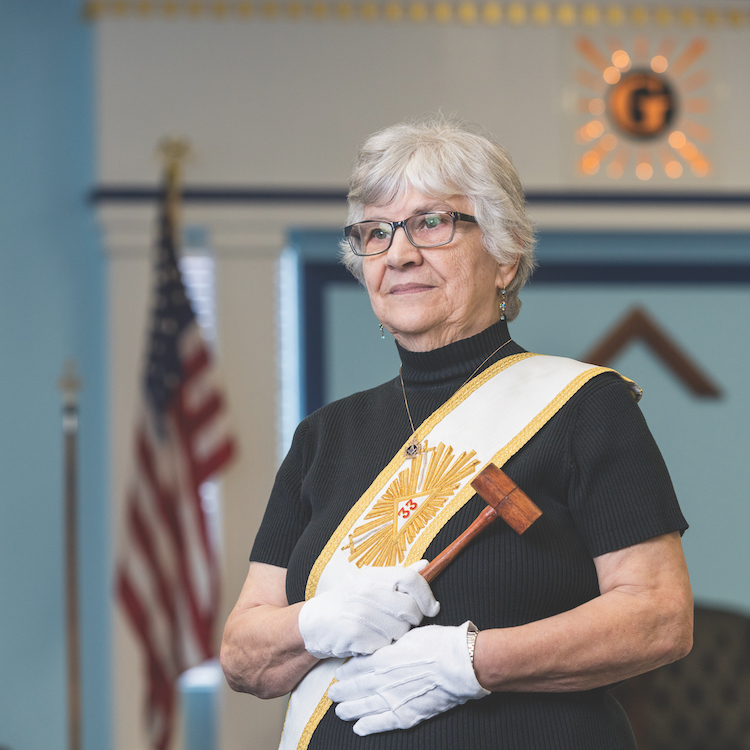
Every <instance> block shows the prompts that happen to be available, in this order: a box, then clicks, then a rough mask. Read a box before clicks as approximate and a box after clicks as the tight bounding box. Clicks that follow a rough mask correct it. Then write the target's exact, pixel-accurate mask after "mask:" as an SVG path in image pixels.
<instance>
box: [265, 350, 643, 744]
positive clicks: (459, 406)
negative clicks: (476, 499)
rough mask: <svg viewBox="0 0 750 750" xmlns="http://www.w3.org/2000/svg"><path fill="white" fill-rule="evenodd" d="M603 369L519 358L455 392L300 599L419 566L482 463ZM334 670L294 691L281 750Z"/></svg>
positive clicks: (297, 735) (297, 739)
mask: <svg viewBox="0 0 750 750" xmlns="http://www.w3.org/2000/svg"><path fill="white" fill-rule="evenodd" d="M607 371H609V370H608V369H607V368H604V367H597V366H594V365H588V364H583V363H581V362H576V361H574V360H572V359H564V358H562V357H548V356H542V355H536V354H517V355H513V356H510V357H506V358H505V359H502V360H500V362H497V363H496V364H495V365H493V366H492V367H489V368H488V369H487V370H485V371H484V372H483V373H481V374H480V375H478V376H477V377H476V378H474V379H473V380H471V381H470V382H469V383H467V384H466V385H465V386H463V387H462V388H461V389H460V390H459V391H458V392H457V393H456V394H454V396H453V397H452V398H451V399H450V400H449V401H447V402H446V403H445V404H444V405H443V406H442V407H441V408H439V409H438V410H437V411H436V412H434V413H433V414H432V415H430V417H428V418H427V419H426V420H425V421H424V422H423V423H422V424H421V425H420V426H419V427H418V428H417V431H416V433H415V435H414V436H413V437H414V438H416V439H417V440H419V441H420V443H421V444H422V446H423V451H422V452H421V453H419V454H418V455H416V456H413V457H409V456H407V455H406V453H405V448H406V445H404V447H403V448H402V450H400V451H399V453H398V455H396V456H395V457H394V458H393V460H392V461H391V462H390V463H389V464H388V466H386V468H385V469H383V471H382V472H381V473H380V474H379V476H378V477H377V479H375V481H374V482H373V483H372V485H371V486H370V487H369V488H368V489H367V491H366V492H365V494H364V495H362V497H361V498H360V499H359V500H358V501H357V503H356V504H355V505H354V507H352V509H351V510H350V511H349V513H348V514H347V515H346V517H345V518H344V520H343V521H342V522H341V524H340V525H339V527H338V529H337V530H336V532H335V533H334V534H333V536H332V537H331V539H330V540H329V542H328V544H326V546H325V548H324V549H323V551H322V552H321V553H320V556H319V557H318V559H317V561H316V562H315V564H314V565H313V568H312V570H311V572H310V577H309V579H308V582H307V589H306V592H305V598H306V599H310V598H311V597H313V596H315V595H316V594H320V593H323V592H325V591H327V590H329V589H330V588H332V587H333V586H335V585H338V584H340V583H341V582H342V581H345V580H346V579H347V578H349V577H353V576H356V575H357V572H358V571H359V570H360V568H361V567H363V566H386V565H410V564H411V563H413V562H416V561H417V560H420V559H421V558H422V556H423V555H424V552H425V550H426V549H427V547H428V546H429V544H430V542H432V540H433V539H434V538H435V536H436V535H437V533H438V532H439V531H440V529H442V528H443V526H444V525H445V524H446V523H447V522H448V520H449V519H450V518H451V517H452V516H453V515H454V514H455V513H456V512H457V511H458V510H459V509H460V508H461V507H462V506H463V505H465V504H466V502H468V500H469V499H470V498H471V497H472V496H473V495H474V494H475V493H474V490H473V489H472V487H471V481H472V480H473V479H474V477H475V476H476V475H477V474H478V473H479V472H480V471H481V470H482V469H483V468H484V467H485V466H486V465H487V464H488V463H490V462H492V463H494V464H495V465H497V466H498V467H502V466H503V464H504V463H505V462H506V461H507V460H508V459H509V458H510V457H511V456H512V455H514V454H515V453H516V452H517V451H518V450H519V449H520V448H521V447H522V446H523V445H525V444H526V443H527V442H528V440H530V439H531V437H533V436H534V435H535V434H536V433H537V432H538V431H539V430H540V429H541V428H542V427H543V426H544V425H545V424H546V423H547V422H548V421H549V419H550V418H551V417H552V416H553V415H554V414H556V413H557V412H558V411H559V410H560V408H561V407H562V406H563V405H564V404H565V403H566V402H567V401H568V400H569V399H570V397H571V396H572V395H573V394H574V393H576V391H578V390H579V389H580V388H581V386H583V385H584V383H586V382H588V381H589V380H590V379H591V378H593V377H594V376H596V375H598V374H600V373H602V372H607ZM632 385H633V387H634V388H637V386H635V384H632ZM409 442H411V440H410V441H409ZM532 500H533V498H532ZM342 663H343V659H326V660H324V661H321V662H319V663H318V664H317V665H316V666H315V667H314V668H313V669H312V670H311V671H310V672H309V673H308V674H307V675H306V676H305V678H304V679H303V680H302V682H300V684H299V685H298V686H297V687H296V688H295V690H294V691H293V692H292V695H291V698H290V701H289V708H288V710H287V717H286V721H285V724H284V732H283V735H282V738H281V744H280V746H279V750H305V749H306V748H307V746H308V744H309V742H310V739H311V737H312V735H313V732H314V731H315V728H316V727H317V725H318V724H319V722H320V720H321V719H322V718H323V715H324V714H325V713H326V711H327V710H328V708H329V707H330V705H331V702H330V700H329V699H328V697H327V690H328V687H329V686H330V684H331V682H332V680H333V678H334V672H335V671H336V669H337V668H338V667H339V666H340V665H341V664H342Z"/></svg>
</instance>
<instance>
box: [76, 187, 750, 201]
mask: <svg viewBox="0 0 750 750" xmlns="http://www.w3.org/2000/svg"><path fill="white" fill-rule="evenodd" d="M346 194H347V191H346V189H345V188H272V187H255V188H253V187H222V186H207V185H206V186H192V187H187V188H185V190H184V191H183V200H185V201H187V202H200V203H264V202H276V203H300V202H303V203H308V202H309V203H321V202H343V201H346ZM159 195H160V190H159V188H154V187H151V186H144V185H110V186H103V185H102V186H100V187H96V188H94V189H93V190H92V191H91V193H90V196H89V197H90V200H91V201H92V202H93V203H143V202H150V201H154V200H156V199H157V198H158V197H159ZM526 200H527V201H528V202H529V203H530V204H532V205H534V204H537V205H540V204H577V203H581V204H583V203H598V204H661V205H664V204H672V205H684V204H691V205H732V204H735V205H743V204H744V205H750V193H729V192H715V193H713V192H712V193H688V192H672V193H667V192H642V191H633V192H611V191H599V192H581V191H569V190H560V191H554V192H553V191H533V190H531V191H529V192H528V193H526Z"/></svg>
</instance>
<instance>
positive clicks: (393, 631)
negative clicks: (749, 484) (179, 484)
mask: <svg viewBox="0 0 750 750" xmlns="http://www.w3.org/2000/svg"><path fill="white" fill-rule="evenodd" d="M350 188H351V189H350V193H349V204H350V213H349V216H350V222H351V224H350V226H348V227H347V228H346V241H345V242H344V243H343V246H344V256H343V260H344V263H345V264H346V265H347V267H348V268H349V269H350V270H351V271H352V273H353V274H354V275H355V276H356V277H357V278H358V279H359V280H360V281H361V282H362V283H363V284H364V285H365V287H366V289H367V292H368V294H369V297H370V302H371V303H372V308H373V310H374V312H375V315H376V316H377V318H378V320H379V321H380V323H381V326H382V327H384V328H386V329H387V330H388V331H390V332H391V333H392V334H393V336H394V338H395V339H396V345H397V347H398V352H399V355H400V358H401V362H402V366H401V369H400V372H399V373H398V375H397V376H396V377H395V378H394V379H393V380H391V381H390V382H387V383H384V384H383V385H381V386H379V387H377V388H373V389H372V390H369V391H365V392H362V393H356V394H354V395H353V396H350V397H348V398H345V399H343V400H341V401H338V402H335V403H332V404H330V405H328V406H326V407H324V408H322V409H320V410H319V411H317V412H315V413H314V414H312V415H311V416H309V417H308V418H307V419H305V420H304V421H303V422H302V424H301V425H300V426H299V428H298V430H297V432H296V435H295V438H294V441H293V444H292V447H291V450H290V452H289V454H288V456H287V457H286V459H285V460H284V462H283V464H282V466H281V469H280V470H279V473H278V476H277V480H276V483H275V486H274V488H273V492H272V494H271V498H270V501H269V504H268V508H267V511H266V514H265V517H264V520H263V524H262V526H261V529H260V531H259V533H258V536H257V538H256V540H255V545H254V547H253V550H252V555H251V563H250V570H249V573H248V576H247V581H246V583H245V585H244V587H243V590H242V592H241V594H240V597H239V601H238V602H237V605H236V606H235V608H234V610H233V612H232V614H231V615H230V617H229V620H228V622H227V625H226V629H225V633H224V642H223V646H222V664H223V667H224V671H225V673H226V675H227V679H228V680H229V683H230V685H231V686H232V687H233V688H234V689H235V690H239V691H245V692H249V693H252V694H254V695H257V696H260V697H261V698H267V697H273V696H279V695H283V694H285V693H288V692H290V691H292V696H291V699H290V707H289V711H288V713H287V719H286V724H285V729H284V733H283V736H282V743H281V746H282V747H283V748H297V747H299V748H310V750H313V748H321V749H324V750H331V748H336V749H337V750H341V749H343V748H383V749H386V748H387V749H388V750H397V749H400V748H404V749H406V748H409V749H410V750H411V749H417V748H418V749H423V750H427V749H428V748H429V750H437V749H439V748H445V749H446V750H447V749H449V748H450V749H451V750H455V748H470V747H471V748H513V749H514V750H526V749H528V750H532V749H533V750H542V749H544V750H564V749H569V750H587V749H590V750H603V748H607V749H608V750H614V749H615V748H618V749H619V748H634V747H635V742H634V740H633V735H632V732H631V731H630V727H629V724H628V721H627V718H626V716H625V714H624V712H623V711H622V709H621V708H620V706H619V705H618V704H617V702H616V701H615V700H614V698H612V696H611V695H610V693H609V692H608V689H607V688H608V686H611V685H612V684H613V683H616V682H618V681H621V680H624V679H627V678H628V677H631V676H633V675H636V674H639V673H641V672H644V671H647V670H650V669H654V668H655V667H658V666H660V665H662V664H665V663H668V662H671V661H673V660H675V659H679V658H681V657H682V656H684V655H685V654H686V653H687V652H688V651H689V649H690V646H691V642H692V596H691V591H690V584H689V580H688V574H687V570H686V566H685V560H684V557H683V553H682V549H681V542H680V536H681V533H682V532H683V531H684V530H685V529H686V528H687V524H686V523H685V520H684V518H683V517H682V514H681V513H680V510H679V506H678V504H677V501H676V498H675V496H674V492H673V489H672V485H671V482H670V479H669V476H668V474H667V471H666V469H665V466H664V463H663V461H662V458H661V456H660V454H659V451H658V449H657V447H656V445H655V444H654V441H653V439H652V437H651V435H650V433H649V431H648V428H647V427H646V424H645V422H644V420H643V417H642V416H641V413H640V411H639V409H638V407H637V404H636V400H637V395H638V389H637V386H635V385H634V384H633V383H631V382H630V381H626V380H625V379H623V378H622V377H620V376H619V375H618V374H616V373H614V372H612V371H610V370H605V369H604V368H599V367H593V366H591V365H586V364H581V363H578V362H574V361H572V360H567V359H563V358H557V357H545V356H538V355H533V354H530V353H527V352H525V351H524V349H522V348H521V346H519V345H518V344H517V343H515V342H514V341H512V339H511V337H510V335H509V333H508V327H507V321H510V320H513V319H514V318H515V317H516V315H517V314H518V311H519V308H520V304H521V303H520V301H519V299H518V292H519V290H520V289H521V288H522V287H523V285H524V283H525V282H526V280H527V279H528V277H529V275H530V273H531V271H532V268H533V245H534V233H533V228H532V225H531V223H530V220H529V218H528V217H527V215H526V212H525V206H524V196H523V191H522V188H521V184H520V181H519V178H518V175H517V174H516V171H515V169H514V168H513V166H512V164H511V162H510V159H509V157H508V155H507V153H506V152H505V150H504V149H503V148H501V147H500V146H499V145H497V144H496V143H495V142H494V141H493V140H492V138H490V137H489V136H488V135H486V134H484V133H482V132H479V131H478V130H476V129H473V128H471V127H468V126H466V125H464V124H462V123H460V122H453V121H446V120H443V119H436V120H430V121H425V122H420V123H416V124H403V125H398V126H395V127H391V128H388V129H385V130H383V131H381V132H379V133H376V134H375V135H373V136H371V137H370V138H369V139H368V140H367V141H366V142H365V144H364V145H363V146H362V148H361V150H360V152H359V158H358V161H357V164H356V167H355V170H354V173H353V176H352V179H351V182H350ZM561 314H563V311H561ZM555 324H559V323H558V322H557V321H555ZM489 462H494V463H495V464H497V465H499V466H502V467H503V470H504V471H505V472H507V474H508V475H509V476H510V477H511V478H512V479H513V480H514V481H515V482H517V483H518V485H519V486H520V487H521V488H523V489H524V491H525V492H526V493H527V494H528V495H529V496H530V497H531V498H532V499H533V500H534V502H535V503H536V504H537V505H538V506H539V508H540V509H541V511H542V515H541V517H540V518H539V519H538V520H537V521H536V523H534V525H533V526H532V527H531V528H530V529H529V530H528V531H526V533H525V534H524V535H523V536H519V535H518V534H516V533H515V532H514V531H513V530H512V529H511V528H509V527H508V526H507V525H505V524H504V523H502V522H498V523H496V524H494V525H493V526H490V527H489V528H488V529H486V530H485V531H484V532H482V534H481V535H480V536H478V537H477V538H476V539H475V541H474V542H473V543H472V544H471V545H470V546H469V547H468V548H467V549H466V550H465V551H464V552H463V553H462V554H461V555H460V556H459V557H458V558H457V559H456V560H455V561H454V562H453V563H452V564H451V565H450V566H449V567H448V568H447V569H446V570H445V571H444V572H443V573H442V574H441V575H440V576H439V577H438V578H437V579H435V580H434V582H433V584H432V586H431V587H430V585H428V584H427V582H426V581H425V579H424V578H423V577H422V576H421V575H420V571H421V570H423V568H424V565H425V564H426V563H425V562H424V560H423V558H425V559H432V558H433V557H435V555H437V554H438V553H439V552H440V551H441V550H442V549H444V548H445V547H446V546H447V545H448V544H449V543H450V542H451V541H452V540H453V539H455V538H456V537H457V536H458V535H459V534H460V533H461V532H462V531H463V530H464V529H465V528H466V527H467V526H468V525H469V524H470V523H471V521H472V520H473V519H474V518H475V517H476V516H477V515H478V513H479V512H480V511H481V510H482V508H483V507H484V503H483V502H482V500H481V499H480V498H478V497H477V496H476V495H474V493H473V491H472V489H471V486H470V482H471V480H472V478H473V477H474V476H476V474H477V473H478V472H479V471H481V470H482V469H483V467H484V466H486V465H487V464H488V463H489ZM347 657H351V658H348V659H347Z"/></svg>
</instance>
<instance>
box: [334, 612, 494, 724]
mask: <svg viewBox="0 0 750 750" xmlns="http://www.w3.org/2000/svg"><path fill="white" fill-rule="evenodd" d="M468 629H469V622H468V621H467V622H465V623H464V624H463V625H459V626H458V627H447V626H442V625H427V626H425V627H423V628H416V629H415V630H412V631H410V632H409V633H407V634H406V635H405V636H404V637H403V638H401V639H400V640H399V641H397V642H396V643H394V644H393V645H391V646H386V647H385V648H381V649H380V650H379V651H377V652H376V653H374V654H372V655H371V656H360V657H357V658H356V659H350V660H349V661H348V662H346V663H345V664H343V665H342V666H340V667H339V668H338V669H337V670H336V679H337V680H338V682H335V683H334V684H333V685H331V687H330V688H329V689H328V697H329V698H330V699H331V700H332V701H334V703H338V704H339V705H338V706H336V715H337V716H338V717H339V718H340V719H343V720H344V721H354V720H358V721H357V723H356V724H355V725H354V732H355V733H356V734H358V735H360V736H363V735H366V734H373V733H375V732H387V731H390V730H392V729H408V728H409V727H413V726H414V725H415V724H419V722H420V721H424V720H425V719H429V718H430V717H432V716H435V715H437V714H440V713H443V712H444V711H448V710H449V709H451V708H453V707H454V706H460V705H461V704H462V703H466V701H468V700H471V699H472V698H483V697H484V696H485V695H489V693H490V691H489V690H485V689H484V688H483V687H482V686H481V685H480V684H479V681H478V680H477V677H476V675H475V674H474V667H473V665H472V663H471V658H470V657H469V647H468V645H467V642H466V632H467V630H468Z"/></svg>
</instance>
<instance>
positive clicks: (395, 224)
mask: <svg viewBox="0 0 750 750" xmlns="http://www.w3.org/2000/svg"><path fill="white" fill-rule="evenodd" d="M434 214H440V215H441V216H450V217H451V219H453V228H452V229H451V236H450V237H449V238H448V239H447V240H446V241H445V242H440V243H439V244H437V245H418V244H417V243H416V242H414V240H413V239H412V238H411V235H410V234H409V230H408V229H407V228H406V222H407V221H411V219H414V218H416V217H418V216H431V215H434ZM457 221H469V222H471V223H472V224H477V223H478V222H477V220H476V218H475V217H473V216H471V215H470V214H462V213H461V212H460V211H425V212H424V213H421V214H414V215H413V216H409V218H407V219H403V220H402V221H385V219H368V220H367V221H356V222H354V224H349V226H346V227H344V237H346V239H347V241H348V242H349V247H350V248H351V249H352V252H353V253H354V254H355V255H357V256H359V257H360V258H370V257H372V256H374V255H382V254H383V253H387V252H388V251H389V250H390V249H391V245H392V244H393V237H394V236H395V234H396V230H397V229H398V228H399V227H402V228H403V230H404V234H405V235H406V239H407V240H409V242H411V244H412V245H414V247H418V248H420V249H423V248H424V249H427V248H432V247H443V246H444V245H448V244H449V243H451V242H453V237H454V235H455V234H456V222H457ZM359 224H389V225H390V227H391V241H390V242H389V243H388V247H386V248H384V249H383V250H378V252H377V253H359V252H357V250H356V249H355V247H354V243H353V242H352V238H351V232H352V229H353V228H354V227H356V226H357V225H359Z"/></svg>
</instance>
